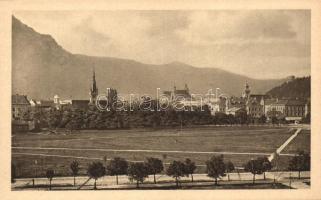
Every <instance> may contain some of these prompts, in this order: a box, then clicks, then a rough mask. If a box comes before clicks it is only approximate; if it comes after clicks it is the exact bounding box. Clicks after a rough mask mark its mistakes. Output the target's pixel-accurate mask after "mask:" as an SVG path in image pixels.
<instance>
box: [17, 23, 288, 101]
mask: <svg viewBox="0 0 321 200" xmlns="http://www.w3.org/2000/svg"><path fill="white" fill-rule="evenodd" d="M93 67H95V70H96V79H97V85H98V88H99V92H100V93H102V92H104V91H105V88H107V87H113V88H116V89H117V90H118V92H119V93H125V94H128V93H139V94H151V95H156V88H161V89H162V90H172V88H173V85H174V84H175V85H176V86H177V88H178V89H179V88H183V87H184V84H185V83H187V84H188V86H189V88H190V90H191V92H193V93H205V92H206V91H207V90H208V89H209V88H217V87H219V88H221V91H222V92H223V93H227V94H230V95H237V96H239V95H240V94H241V92H242V91H243V88H244V83H245V82H246V81H248V83H249V84H250V86H251V90H252V92H256V93H265V92H266V91H268V90H269V89H271V88H273V87H275V86H277V85H279V84H281V83H282V82H283V80H255V79H251V78H248V77H245V76H241V75H237V74H233V73H230V72H226V71H224V70H221V69H216V68H197V67H193V66H190V65H187V64H184V63H179V62H173V63H169V64H165V65H150V64H143V63H140V62H136V61H133V60H126V59H119V58H111V57H93V56H85V55H76V54H72V53H69V52H67V51H66V50H64V49H63V48H62V47H61V46H60V45H59V44H57V42H56V41H55V40H54V39H53V38H52V37H51V36H50V35H44V34H39V33H37V32H36V31H35V30H33V29H32V28H30V27H28V26H27V25H25V24H23V23H22V22H20V21H19V20H18V19H16V18H15V17H13V19H12V70H13V74H12V81H13V93H20V94H27V95H28V96H29V97H32V98H42V99H47V98H52V97H53V95H54V94H58V95H59V96H60V97H62V98H74V99H88V96H89V94H88V92H89V88H90V84H91V78H92V77H91V76H92V69H93Z"/></svg>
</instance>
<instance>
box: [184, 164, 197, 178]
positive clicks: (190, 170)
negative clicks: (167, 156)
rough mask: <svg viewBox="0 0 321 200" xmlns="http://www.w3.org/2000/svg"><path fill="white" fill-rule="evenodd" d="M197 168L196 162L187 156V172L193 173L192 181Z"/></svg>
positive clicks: (187, 173)
mask: <svg viewBox="0 0 321 200" xmlns="http://www.w3.org/2000/svg"><path fill="white" fill-rule="evenodd" d="M195 169H196V165H195V162H192V161H191V160H190V159H189V158H186V160H185V174H186V175H187V176H189V175H191V178H192V182H194V179H193V174H194V171H195Z"/></svg>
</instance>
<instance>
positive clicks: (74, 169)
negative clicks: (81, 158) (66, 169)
mask: <svg viewBox="0 0 321 200" xmlns="http://www.w3.org/2000/svg"><path fill="white" fill-rule="evenodd" d="M70 169H71V172H72V175H73V176H74V186H76V176H77V175H78V172H79V163H78V162H77V161H76V160H74V161H72V163H71V164H70Z"/></svg>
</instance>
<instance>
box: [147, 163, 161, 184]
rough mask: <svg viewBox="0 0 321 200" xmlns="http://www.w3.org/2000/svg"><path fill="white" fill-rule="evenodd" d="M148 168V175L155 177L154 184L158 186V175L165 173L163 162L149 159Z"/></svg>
mask: <svg viewBox="0 0 321 200" xmlns="http://www.w3.org/2000/svg"><path fill="white" fill-rule="evenodd" d="M146 167H147V169H148V174H151V175H154V183H155V184H156V174H158V173H160V172H162V171H163V169H164V167H163V162H162V161H161V160H160V159H158V158H147V162H146Z"/></svg>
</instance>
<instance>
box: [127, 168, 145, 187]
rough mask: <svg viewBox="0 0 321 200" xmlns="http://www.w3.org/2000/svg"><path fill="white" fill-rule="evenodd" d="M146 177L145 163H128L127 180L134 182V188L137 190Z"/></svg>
mask: <svg viewBox="0 0 321 200" xmlns="http://www.w3.org/2000/svg"><path fill="white" fill-rule="evenodd" d="M147 177H148V168H147V166H146V164H145V163H141V162H139V163H130V165H129V168H128V178H129V180H135V181H136V187H137V188H139V183H143V182H144V180H145V178H147Z"/></svg>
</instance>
